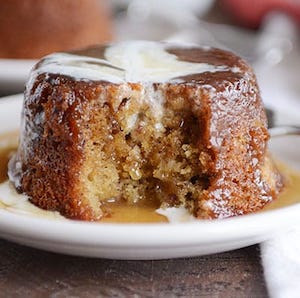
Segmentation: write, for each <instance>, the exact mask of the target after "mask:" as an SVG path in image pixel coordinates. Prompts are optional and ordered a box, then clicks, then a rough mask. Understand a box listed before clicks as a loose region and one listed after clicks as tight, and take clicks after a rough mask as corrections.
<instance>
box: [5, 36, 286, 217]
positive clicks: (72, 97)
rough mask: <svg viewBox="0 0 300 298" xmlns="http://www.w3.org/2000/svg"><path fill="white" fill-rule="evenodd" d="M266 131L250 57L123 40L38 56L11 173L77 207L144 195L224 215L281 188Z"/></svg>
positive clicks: (35, 190)
mask: <svg viewBox="0 0 300 298" xmlns="http://www.w3.org/2000/svg"><path fill="white" fill-rule="evenodd" d="M268 139H269V135H268V131H267V123H266V116H265V112H264V108H263V105H262V101H261V98H260V93H259V89H258V87H257V82H256V78H255V75H254V74H253V71H252V69H251V68H250V67H249V66H248V65H247V64H246V63H245V61H243V60H242V59H241V58H239V57H237V56H235V55H234V54H232V53H229V52H226V51H223V50H219V49H213V48H208V47H196V46H187V45H174V44H168V43H155V42H146V41H132V42H120V43H116V44H112V45H107V46H97V47H93V48H89V49H85V50H80V51H74V52H68V53H55V54H52V55H49V56H47V57H45V58H44V59H42V60H41V61H40V62H39V63H38V64H37V65H36V67H35V69H33V71H32V73H31V76H30V79H29V81H28V83H27V86H26V91H25V100H24V107H23V114H22V129H21V135H20V142H19V148H18V151H17V153H16V154H15V155H14V157H13V158H12V159H11V161H10V164H9V177H10V180H11V181H12V182H13V183H14V185H15V187H16V188H17V190H18V191H19V192H21V193H25V194H26V195H27V196H28V197H29V199H30V201H31V202H32V203H33V204H35V205H37V206H39V207H41V208H43V209H47V210H56V211H59V212H60V213H61V214H62V215H64V216H66V217H68V218H73V219H82V220H98V219H101V218H103V217H105V216H108V215H109V212H110V211H109V205H110V204H118V203H120V202H122V204H124V203H125V204H127V205H135V204H139V203H140V202H147V201H152V202H155V204H157V207H161V208H165V207H172V206H184V207H185V208H187V209H188V210H189V212H190V213H191V214H193V215H194V216H195V217H196V218H199V219H213V218H225V217H231V216H235V215H241V214H246V213H250V212H254V211H257V210H260V209H261V208H262V207H264V206H265V205H266V204H267V203H269V202H271V201H272V200H274V199H275V198H276V197H277V195H278V193H279V192H280V190H281V188H282V178H281V175H280V173H279V172H278V171H277V169H276V167H275V166H274V164H273V162H272V159H271V158H270V156H269V153H268V149H267V141H268Z"/></svg>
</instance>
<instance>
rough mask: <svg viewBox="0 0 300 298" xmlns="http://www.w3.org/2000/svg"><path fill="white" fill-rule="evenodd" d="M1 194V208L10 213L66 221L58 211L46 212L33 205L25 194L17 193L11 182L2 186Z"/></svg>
mask: <svg viewBox="0 0 300 298" xmlns="http://www.w3.org/2000/svg"><path fill="white" fill-rule="evenodd" d="M0 193H1V197H0V207H2V208H4V209H6V210H8V211H10V212H13V213H17V214H24V215H30V216H37V217H44V218H49V219H64V220H66V219H65V218H64V217H63V216H61V215H60V214H59V213H58V212H56V211H46V210H43V209H40V208H38V207H36V206H34V205H33V204H31V203H30V202H29V200H28V197H27V196H26V195H24V194H19V193H17V192H16V190H15V187H14V186H13V185H12V184H11V182H9V181H6V182H4V183H1V184H0Z"/></svg>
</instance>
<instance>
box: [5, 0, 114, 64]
mask: <svg viewBox="0 0 300 298" xmlns="http://www.w3.org/2000/svg"><path fill="white" fill-rule="evenodd" d="M106 4H107V3H106V1H104V0H88V1H86V0H76V1H74V0H43V1H36V0H10V1H2V2H1V9H0V58H29V59H31V58H40V57H42V56H44V55H46V54H48V53H51V52H55V51H61V50H68V49H72V48H79V47H84V46H87V45H91V44H96V43H100V42H107V41H110V40H111V38H112V23H111V20H110V15H109V9H108V6H107V5H106Z"/></svg>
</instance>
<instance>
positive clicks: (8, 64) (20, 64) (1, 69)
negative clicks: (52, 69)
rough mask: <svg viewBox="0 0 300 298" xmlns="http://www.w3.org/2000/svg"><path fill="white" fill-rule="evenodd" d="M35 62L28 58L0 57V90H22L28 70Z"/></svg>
mask: <svg viewBox="0 0 300 298" xmlns="http://www.w3.org/2000/svg"><path fill="white" fill-rule="evenodd" d="M36 62H37V61H36V60H29V59H0V90H1V92H2V93H9V92H11V93H17V92H21V91H23V89H24V85H25V82H26V80H27V78H28V75H29V72H30V70H31V68H32V67H33V65H34V64H35V63H36Z"/></svg>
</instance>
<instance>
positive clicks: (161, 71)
mask: <svg viewBox="0 0 300 298" xmlns="http://www.w3.org/2000/svg"><path fill="white" fill-rule="evenodd" d="M172 46H174V47H176V48H180V47H181V48H182V47H185V48H188V47H190V46H187V45H185V46H183V45H180V46H179V45H178V44H173V45H172V44H167V43H159V42H152V41H124V42H119V43H116V44H113V45H111V46H108V47H107V49H106V50H105V53H104V57H105V59H99V58H92V57H88V56H79V55H75V54H67V53H55V54H52V55H49V56H47V57H46V58H45V59H44V60H43V61H42V62H41V63H40V65H39V67H38V68H37V69H35V70H34V72H35V73H36V74H40V73H59V74H63V75H68V76H72V77H74V78H76V79H89V80H103V81H108V82H112V83H117V84H118V83H125V82H131V83H137V82H142V83H145V82H149V83H153V82H156V83H163V82H172V83H176V82H180V80H179V79H177V78H178V77H183V76H187V75H191V74H198V73H203V72H217V71H226V70H230V71H232V72H238V71H239V69H236V67H235V68H229V67H228V66H226V65H224V66H215V65H212V64H207V63H193V62H186V61H180V60H178V58H177V56H176V55H173V54H170V53H168V52H167V49H168V48H170V47H172Z"/></svg>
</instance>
